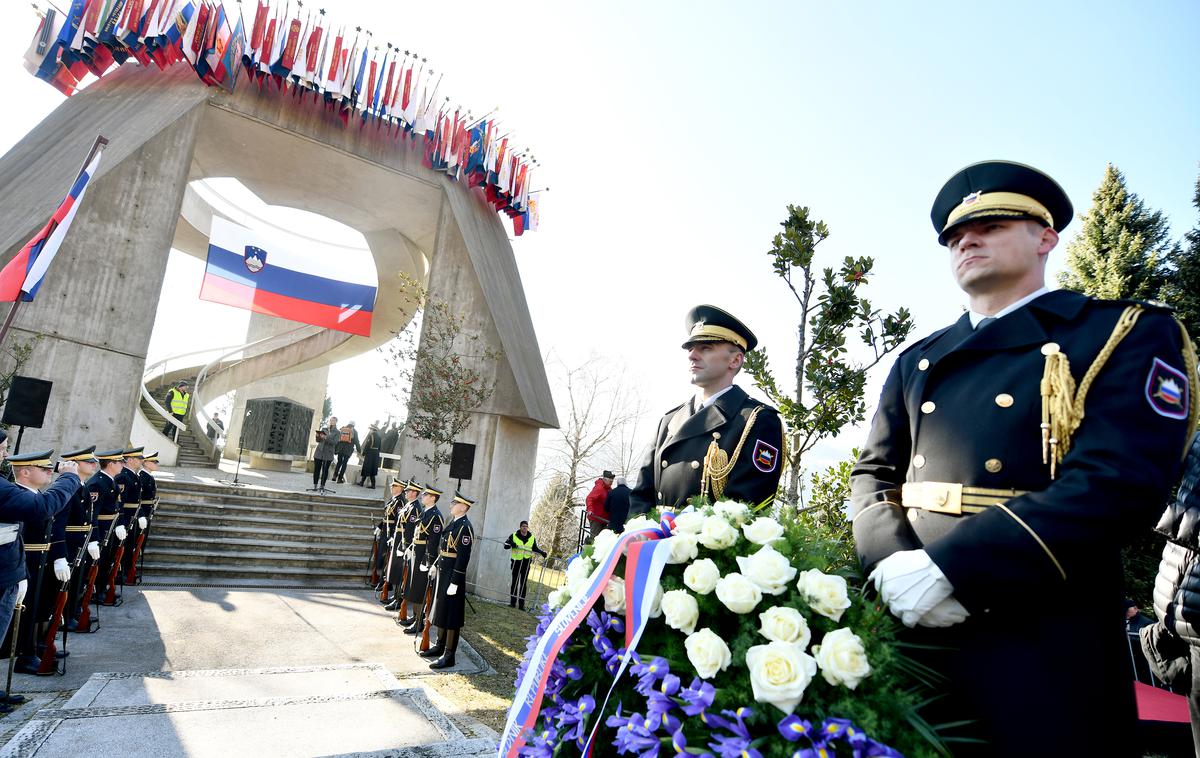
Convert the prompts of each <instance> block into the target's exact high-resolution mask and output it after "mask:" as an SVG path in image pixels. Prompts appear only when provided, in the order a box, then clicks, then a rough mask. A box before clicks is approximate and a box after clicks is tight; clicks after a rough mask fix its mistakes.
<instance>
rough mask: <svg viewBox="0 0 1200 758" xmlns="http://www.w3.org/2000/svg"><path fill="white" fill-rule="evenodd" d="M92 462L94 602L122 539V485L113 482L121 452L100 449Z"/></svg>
mask: <svg viewBox="0 0 1200 758" xmlns="http://www.w3.org/2000/svg"><path fill="white" fill-rule="evenodd" d="M96 459H97V460H98V461H100V470H99V471H97V472H96V473H95V474H93V475H92V478H91V479H88V482H87V489H88V493H89V496H90V497H91V499H92V503H93V504H94V505H95V508H96V518H95V520H94V521H93V522H92V529H93V531H92V540H93V541H94V542H97V543H99V545H100V546H101V550H102V553H101V555H100V558H99V561H100V566H99V569H98V571H97V573H96V590H95V594H93V595H92V597H93V598H95V602H100V599H101V598H103V597H104V596H105V595H106V594H107V592H108V575H109V573H110V569H111V567H112V561H113V557H114V556H115V554H116V551H117V543H118V542H119V541H120V540H122V539H124V538H125V534H126V531H125V527H123V526H121V525H120V516H121V497H120V491H121V487H123V486H124V485H121V484H118V483H117V480H116V477H117V476H118V475H119V474H120V473H121V471H122V465H121V461H122V460H123V459H124V451H123V450H120V449H117V450H102V451H100V452H97V453H96ZM110 532H111V534H112V537H111V538H110V537H109V534H110ZM81 610H82V609H81ZM76 631H78V632H81V633H83V632H90V631H91V630H90V629H84V628H82V627H81V628H79V629H78V630H76Z"/></svg>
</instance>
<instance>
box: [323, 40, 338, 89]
mask: <svg viewBox="0 0 1200 758" xmlns="http://www.w3.org/2000/svg"><path fill="white" fill-rule="evenodd" d="M341 67H342V35H340V34H339V35H338V36H337V37H336V38H334V40H333V58H332V59H331V60H330V61H329V75H328V76H326V77H325V78H326V79H327V80H328V81H329V85H330V87H331V88H332V87H334V86H336V85H337V82H338V70H339V69H341Z"/></svg>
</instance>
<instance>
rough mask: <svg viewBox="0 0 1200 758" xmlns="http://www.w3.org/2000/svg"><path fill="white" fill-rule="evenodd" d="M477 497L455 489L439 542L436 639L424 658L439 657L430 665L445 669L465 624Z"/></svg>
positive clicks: (434, 623) (435, 606)
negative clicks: (469, 515) (472, 512)
mask: <svg viewBox="0 0 1200 758" xmlns="http://www.w3.org/2000/svg"><path fill="white" fill-rule="evenodd" d="M474 504H475V501H473V500H468V499H467V498H465V497H463V495H462V493H459V492H455V493H454V500H453V502H451V503H450V518H451V521H450V523H449V524H448V525H447V526H446V529H445V531H443V532H442V539H441V541H440V542H439V543H438V558H437V588H436V590H435V591H434V598H433V625H434V626H436V627H437V630H438V639H437V643H436V644H434V645H432V646H431V647H430V648H429V649H428V650H426V651H425V652H424V653H421V654H420V656H421V657H422V658H437V660H436V661H434V662H433V663H431V664H429V668H431V669H445V668H450V667H451V666H453V665H454V653H455V651H457V650H458V637H459V630H461V629H462V628H463V618H464V616H465V615H466V603H467V600H466V596H467V564H468V563H470V562H471V546H472V544H473V543H474V542H475V532H474V531H473V530H472V529H471V521H470V520H469V519H468V518H467V511H468V510H470V509H471V506H472V505H474Z"/></svg>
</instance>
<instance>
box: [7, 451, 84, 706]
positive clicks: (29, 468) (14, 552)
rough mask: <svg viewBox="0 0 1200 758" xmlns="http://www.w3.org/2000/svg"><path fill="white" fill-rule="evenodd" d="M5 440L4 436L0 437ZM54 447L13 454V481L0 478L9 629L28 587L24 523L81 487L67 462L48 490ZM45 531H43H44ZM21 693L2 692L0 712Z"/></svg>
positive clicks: (50, 512) (51, 511)
mask: <svg viewBox="0 0 1200 758" xmlns="http://www.w3.org/2000/svg"><path fill="white" fill-rule="evenodd" d="M0 439H2V438H0ZM53 454H54V451H53V450H47V451H45V452H40V453H28V454H26V455H19V456H13V457H11V458H9V459H8V460H9V462H10V463H11V464H12V468H13V479H14V482H9V481H7V480H0V628H4V629H8V628H9V622H10V621H11V620H12V614H13V610H14V609H15V608H17V607H18V606H21V607H23V606H22V602H23V600H24V599H25V595H26V591H27V590H28V587H29V582H28V579H27V569H26V561H25V551H24V548H23V546H22V544H21V539H20V532H21V523H22V522H25V523H37V524H43V525H44V524H45V523H46V521H48V520H51V521H52V520H53V519H54V516H55V515H56V514H57V513H58V512H59V511H61V510H64V509H65V508H66V507H67V501H68V500H70V498H71V495H73V494H74V493H75V491H76V490H77V489H79V486H80V485H79V475H78V473H77V466H76V465H75V463H73V462H71V461H66V462H64V463H62V464H61V465H60V466H59V471H60V475H59V477H58V481H56V482H55V483H54V485H53V486H51V487H50V488H49V489H47V490H46V491H45V492H41V489H42V488H43V487H45V486H46V485H47V484H49V483H50V479H51V478H52V477H53V472H54V466H53V465H52V464H51V463H50V457H51V456H52V455H53ZM43 533H44V532H43ZM24 701H25V698H24V697H22V696H20V695H9V694H8V693H0V713H8V712H9V711H11V710H12V706H13V705H16V704H19V703H22V702H24Z"/></svg>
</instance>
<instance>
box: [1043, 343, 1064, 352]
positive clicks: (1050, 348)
mask: <svg viewBox="0 0 1200 758" xmlns="http://www.w3.org/2000/svg"><path fill="white" fill-rule="evenodd" d="M1059 350H1060V348H1059V346H1058V343H1057V342H1047V343H1046V344H1044V345H1042V355H1054V354H1055V353H1057V352H1058V351H1059Z"/></svg>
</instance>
